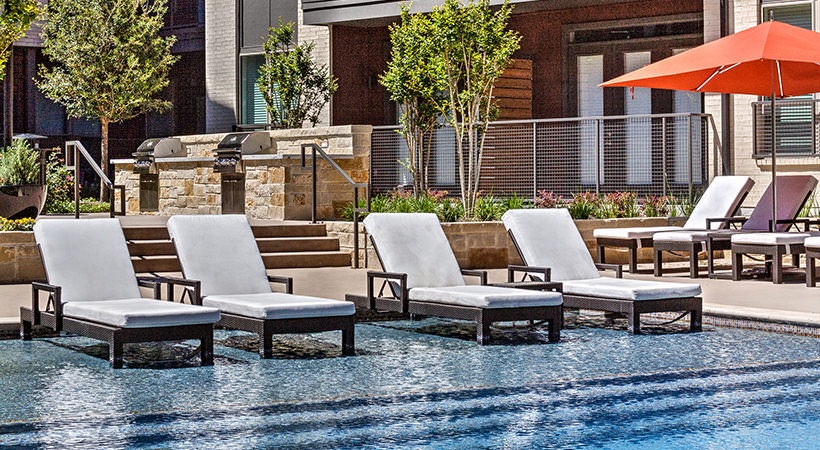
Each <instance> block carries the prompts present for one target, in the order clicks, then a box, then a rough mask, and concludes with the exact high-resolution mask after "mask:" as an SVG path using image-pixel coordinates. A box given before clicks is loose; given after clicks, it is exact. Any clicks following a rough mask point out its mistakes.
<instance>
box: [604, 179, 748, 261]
mask: <svg viewBox="0 0 820 450" xmlns="http://www.w3.org/2000/svg"><path fill="white" fill-rule="evenodd" d="M752 186H754V180H752V179H751V178H749V177H744V176H719V177H715V178H714V179H713V180H712V182H711V183H710V184H709V187H708V188H707V189H706V192H704V193H703V195H702V196H701V198H700V200H699V201H698V204H697V205H695V209H694V210H693V211H692V214H691V215H690V216H689V218H688V219H687V220H686V223H684V224H683V226H682V227H673V226H669V227H633V228H597V229H595V230H594V231H593V232H592V235H593V236H594V237H595V239H596V241H597V245H598V262H600V263H605V262H606V256H605V255H606V247H616V248H627V249H628V250H629V271H630V272H635V271H636V270H637V269H638V249H639V248H651V247H653V245H654V243H653V237H654V235H655V234H656V233H661V232H670V231H686V230H707V229H718V228H724V227H725V226H726V224H724V223H714V224H711V225H710V224H707V223H706V219H709V218H712V217H727V216H731V215H734V214H735V212H736V211H737V209H738V208H740V205H741V204H742V203H743V200H744V199H745V198H746V196H747V195H748V194H749V191H750V190H751V189H752Z"/></svg>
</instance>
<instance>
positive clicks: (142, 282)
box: [137, 277, 162, 300]
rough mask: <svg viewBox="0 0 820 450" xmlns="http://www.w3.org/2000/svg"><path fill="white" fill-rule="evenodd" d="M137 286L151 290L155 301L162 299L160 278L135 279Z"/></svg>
mask: <svg viewBox="0 0 820 450" xmlns="http://www.w3.org/2000/svg"><path fill="white" fill-rule="evenodd" d="M137 284H138V285H139V286H140V287H146V288H151V289H153V290H154V299H155V300H160V299H162V277H137Z"/></svg>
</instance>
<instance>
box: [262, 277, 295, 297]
mask: <svg viewBox="0 0 820 450" xmlns="http://www.w3.org/2000/svg"><path fill="white" fill-rule="evenodd" d="M268 282H269V283H280V284H284V285H285V293H286V294H293V278H292V277H282V276H278V275H268Z"/></svg>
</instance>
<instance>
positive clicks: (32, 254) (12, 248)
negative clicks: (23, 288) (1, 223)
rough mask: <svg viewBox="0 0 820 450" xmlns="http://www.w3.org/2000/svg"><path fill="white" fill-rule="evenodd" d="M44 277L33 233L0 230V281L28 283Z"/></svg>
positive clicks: (41, 279) (43, 279)
mask: <svg viewBox="0 0 820 450" xmlns="http://www.w3.org/2000/svg"><path fill="white" fill-rule="evenodd" d="M45 279H46V276H45V271H44V270H43V263H42V261H41V260H40V251H39V250H38V249H37V244H36V243H35V242H34V233H32V232H30V231H4V232H0V283H29V282H32V281H45Z"/></svg>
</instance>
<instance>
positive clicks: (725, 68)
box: [695, 62, 741, 91]
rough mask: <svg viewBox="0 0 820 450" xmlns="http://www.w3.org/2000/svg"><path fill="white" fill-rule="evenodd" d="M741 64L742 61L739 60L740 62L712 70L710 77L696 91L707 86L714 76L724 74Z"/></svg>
mask: <svg viewBox="0 0 820 450" xmlns="http://www.w3.org/2000/svg"><path fill="white" fill-rule="evenodd" d="M740 64H741V63H739V62H738V63H734V64H732V65H731V66H729V67H726V66H720V67H718V68H717V69H715V71H714V72H712V74H711V75H709V78H707V79H706V80H705V81H704V82H703V83H701V84H700V86H698V87H697V89H695V91H700V90H701V89H703V87H704V86H706V85H707V84H708V83H709V82H710V81H712V78H714V77H716V76H718V75H722V74H724V73H726V72H728V71H730V70H732V69H734V68H735V67H737V66H739V65H740Z"/></svg>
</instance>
